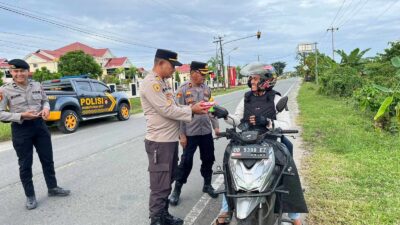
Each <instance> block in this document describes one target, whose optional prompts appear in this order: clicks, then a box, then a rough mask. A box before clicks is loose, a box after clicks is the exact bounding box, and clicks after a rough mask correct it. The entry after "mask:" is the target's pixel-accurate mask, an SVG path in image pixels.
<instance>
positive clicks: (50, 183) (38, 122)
mask: <svg viewBox="0 0 400 225" xmlns="http://www.w3.org/2000/svg"><path fill="white" fill-rule="evenodd" d="M8 64H9V65H10V73H11V75H12V77H13V81H12V82H11V83H7V84H5V85H3V86H2V87H1V88H0V120H1V121H8V122H12V123H11V131H12V142H13V146H14V149H15V151H16V153H17V156H18V164H19V174H20V179H21V182H22V186H23V187H24V191H25V195H26V197H27V201H26V208H27V209H34V208H36V207H37V201H36V197H35V190H34V188H33V182H32V161H33V147H35V148H36V152H37V154H38V156H39V159H40V162H41V164H42V169H43V173H44V178H45V180H46V185H47V188H48V195H49V196H67V195H69V194H70V191H69V190H65V189H62V188H60V187H58V186H57V180H56V174H55V171H54V162H53V150H52V144H51V137H50V132H49V130H48V129H47V126H46V124H45V120H46V119H47V118H48V116H49V114H50V105H49V101H48V99H47V96H46V94H45V93H44V91H43V88H42V86H41V84H40V83H38V82H34V81H29V80H28V74H29V65H28V63H26V62H25V61H24V60H21V59H13V60H11V61H9V62H8Z"/></svg>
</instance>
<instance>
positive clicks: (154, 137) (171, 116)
mask: <svg viewBox="0 0 400 225" xmlns="http://www.w3.org/2000/svg"><path fill="white" fill-rule="evenodd" d="M140 98H141V102H142V108H143V112H144V116H145V118H146V123H147V132H146V139H147V140H149V141H155V142H175V141H179V125H180V122H179V121H186V122H190V121H191V120H192V109H191V108H190V107H189V106H180V105H178V104H177V103H176V102H175V100H174V96H173V93H172V89H171V87H170V86H169V85H168V84H167V83H166V81H165V80H163V79H161V78H160V77H159V76H158V75H157V74H155V73H154V72H153V71H151V72H149V73H148V74H147V75H146V77H145V78H144V80H143V82H142V86H141V88H140Z"/></svg>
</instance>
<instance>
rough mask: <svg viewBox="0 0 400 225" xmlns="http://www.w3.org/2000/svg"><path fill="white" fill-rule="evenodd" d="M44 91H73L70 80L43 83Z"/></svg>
mask: <svg viewBox="0 0 400 225" xmlns="http://www.w3.org/2000/svg"><path fill="white" fill-rule="evenodd" d="M43 89H44V91H74V89H73V88H72V85H71V82H56V83H43Z"/></svg>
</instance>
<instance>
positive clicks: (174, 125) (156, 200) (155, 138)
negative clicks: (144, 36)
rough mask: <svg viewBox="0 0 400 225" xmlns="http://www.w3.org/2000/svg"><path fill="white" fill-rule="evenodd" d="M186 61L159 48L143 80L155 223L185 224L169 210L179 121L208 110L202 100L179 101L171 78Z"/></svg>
mask: <svg viewBox="0 0 400 225" xmlns="http://www.w3.org/2000/svg"><path fill="white" fill-rule="evenodd" d="M180 65H182V64H181V63H180V62H179V61H178V54H177V53H175V52H172V51H168V50H164V49H158V50H157V52H156V55H155V59H154V67H153V69H152V71H151V72H149V73H148V74H147V75H146V77H145V78H144V80H143V83H142V86H141V89H140V97H141V102H142V108H143V112H144V115H145V118H146V123H147V132H146V138H145V139H146V140H145V148H146V152H147V156H148V160H149V167H148V171H149V174H150V191H151V192H150V200H149V211H150V218H151V225H170V224H171V225H172V224H173V225H181V224H183V220H182V219H179V218H176V217H173V216H172V215H170V214H169V212H168V205H169V204H168V196H169V194H170V193H171V189H172V188H171V184H172V182H173V180H174V177H173V175H174V173H175V171H176V168H177V166H178V141H179V126H180V122H179V121H186V122H190V121H191V120H192V117H193V115H194V114H206V113H207V108H206V107H204V106H202V104H201V103H197V104H193V105H190V106H180V105H178V104H177V103H176V102H175V100H174V96H173V93H172V89H171V87H170V85H169V83H168V81H167V79H168V78H170V77H171V76H172V74H173V72H174V71H175V66H180Z"/></svg>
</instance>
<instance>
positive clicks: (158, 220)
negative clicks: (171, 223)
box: [150, 216, 165, 225]
mask: <svg viewBox="0 0 400 225" xmlns="http://www.w3.org/2000/svg"><path fill="white" fill-rule="evenodd" d="M150 220H151V222H150V225H165V223H164V217H162V216H154V217H151V218H150Z"/></svg>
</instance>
